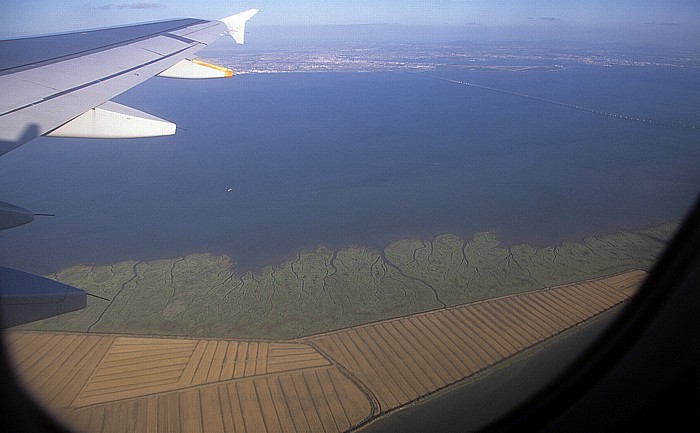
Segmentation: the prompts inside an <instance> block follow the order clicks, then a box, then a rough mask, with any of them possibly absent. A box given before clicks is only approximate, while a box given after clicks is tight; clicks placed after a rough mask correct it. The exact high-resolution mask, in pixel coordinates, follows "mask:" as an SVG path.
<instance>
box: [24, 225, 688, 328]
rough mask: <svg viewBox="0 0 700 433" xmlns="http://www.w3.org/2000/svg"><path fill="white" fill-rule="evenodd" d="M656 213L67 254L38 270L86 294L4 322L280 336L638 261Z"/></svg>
mask: <svg viewBox="0 0 700 433" xmlns="http://www.w3.org/2000/svg"><path fill="white" fill-rule="evenodd" d="M678 227H679V225H678V224H677V223H666V224H661V225H657V226H653V227H650V228H646V229H642V230H635V231H622V230H621V231H618V232H616V233H612V234H609V235H604V236H598V237H590V238H587V239H585V240H584V241H583V242H564V243H562V244H560V245H558V246H551V247H546V248H535V247H532V246H530V245H527V244H519V245H513V246H510V247H507V246H502V245H500V244H499V239H498V237H497V236H496V235H495V234H494V233H489V232H480V233H476V234H475V235H474V236H473V238H472V239H471V240H469V241H465V240H463V239H462V238H460V237H459V236H457V235H453V234H443V235H439V236H436V237H435V238H433V239H432V240H430V241H426V240H420V239H403V240H398V241H395V242H392V243H391V244H389V245H388V246H387V247H386V248H384V250H383V251H379V250H377V249H374V248H369V247H362V246H349V247H346V248H343V249H340V250H338V251H332V250H330V249H328V248H326V247H324V246H319V247H318V248H316V249H315V250H313V251H300V252H299V253H298V254H297V255H296V257H294V258H291V259H289V260H287V261H285V262H282V263H279V264H275V265H268V266H266V267H264V268H262V269H260V270H259V271H255V272H252V271H248V272H240V271H239V270H238V269H237V268H236V265H235V263H233V262H232V260H231V259H230V258H229V257H227V256H214V255H211V254H193V255H188V256H185V257H177V258H171V259H163V260H154V261H143V262H139V261H125V262H120V263H115V264H111V265H99V266H86V265H76V266H71V267H68V268H65V269H62V270H60V271H58V272H56V273H55V274H52V275H50V277H51V278H54V279H56V280H58V281H61V282H64V283H67V284H71V285H74V286H76V287H79V288H81V289H84V290H86V291H87V292H88V293H90V294H93V295H97V296H100V297H103V298H106V299H109V301H108V300H103V299H99V298H96V297H91V296H90V297H88V304H87V307H86V308H85V309H83V310H81V311H78V312H72V313H67V314H64V315H61V316H58V317H54V318H50V319H46V320H43V321H39V322H34V323H31V324H27V325H23V326H20V327H17V328H16V329H24V330H45V331H74V332H95V333H118V334H132V335H161V336H187V337H206V338H237V339H271V340H285V339H293V338H299V337H305V336H310V335H315V334H320V333H323V332H328V331H333V330H337V329H342V328H347V327H351V326H356V325H360V324H364V323H369V322H376V321H379V320H384V319H389V318H394V317H400V316H405V315H409V314H414V313H418V312H424V311H430V310H435V309H438V308H442V307H445V306H455V305H460V304H465V303H469V302H474V301H478V300H485V299H492V298H496V297H500V296H505V295H511V294H515V293H522V292H526V291H531V290H537V289H542V288H545V287H551V286H556V285H560V284H566V283H573V282H578V281H582V280H587V279H591V278H596V277H601V276H606V275H611V274H615V273H619V272H623V271H627V270H630V269H642V270H650V268H651V266H652V265H653V263H654V262H655V260H656V259H657V257H658V256H659V254H660V253H661V251H662V250H663V248H664V246H665V245H666V243H667V242H668V240H669V239H670V238H671V236H672V235H673V233H674V232H675V231H676V230H677V228H678Z"/></svg>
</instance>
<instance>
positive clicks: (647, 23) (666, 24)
mask: <svg viewBox="0 0 700 433" xmlns="http://www.w3.org/2000/svg"><path fill="white" fill-rule="evenodd" d="M644 25H645V26H667V27H677V26H680V25H681V23H658V22H656V21H646V22H645V23H644Z"/></svg>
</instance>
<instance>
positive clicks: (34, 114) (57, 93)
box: [0, 9, 258, 155]
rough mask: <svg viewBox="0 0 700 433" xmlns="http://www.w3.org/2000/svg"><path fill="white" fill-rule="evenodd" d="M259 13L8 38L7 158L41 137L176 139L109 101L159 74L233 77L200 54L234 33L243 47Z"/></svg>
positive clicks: (4, 56)
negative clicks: (249, 25) (200, 58)
mask: <svg viewBox="0 0 700 433" xmlns="http://www.w3.org/2000/svg"><path fill="white" fill-rule="evenodd" d="M257 12H258V10H257V9H251V10H248V11H245V12H242V13H239V14H236V15H233V16H230V17H227V18H224V19H222V20H221V21H205V20H197V19H180V20H172V21H163V22H156V23H149V24H140V25H132V26H126V27H118V28H110V29H102V30H93V31H86V32H78V33H68V34H59V35H50V36H41V37H35V38H26V39H15V40H3V41H0V95H2V96H1V98H0V155H2V154H4V153H7V152H9V151H11V150H12V149H14V148H16V147H18V146H20V145H22V144H24V143H26V142H28V141H30V140H32V139H34V138H36V137H38V136H41V135H49V136H63V137H90V138H100V137H103V138H129V137H149V136H156V135H169V134H174V133H175V125H174V124H172V123H170V122H167V121H164V120H162V119H158V118H157V117H155V116H151V115H149V114H146V113H142V112H140V111H138V110H135V109H133V108H130V107H124V106H122V105H119V104H116V103H114V102H110V101H109V100H110V99H111V98H113V97H115V96H116V95H118V94H120V93H122V92H124V91H126V90H128V89H130V88H131V87H134V86H136V85H137V84H139V83H141V82H143V81H145V80H147V79H148V78H150V77H152V76H154V75H159V74H160V75H163V76H168V77H176V78H214V77H227V76H231V74H232V71H230V70H229V69H226V68H221V67H217V66H214V65H209V64H207V63H204V62H201V61H198V60H197V59H195V58H194V56H193V55H194V53H195V52H196V51H198V50H200V49H201V48H203V47H205V46H206V45H208V44H209V43H211V42H213V41H214V40H216V39H218V38H219V37H220V36H222V35H224V34H226V33H229V34H231V36H233V38H234V39H235V40H236V42H238V43H243V39H244V34H245V23H246V22H247V21H248V20H249V19H250V18H251V17H252V16H253V15H255V14H256V13H257Z"/></svg>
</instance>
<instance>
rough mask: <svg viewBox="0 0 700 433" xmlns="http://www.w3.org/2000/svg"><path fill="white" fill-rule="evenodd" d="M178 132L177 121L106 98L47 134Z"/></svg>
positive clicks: (86, 135)
mask: <svg viewBox="0 0 700 433" xmlns="http://www.w3.org/2000/svg"><path fill="white" fill-rule="evenodd" d="M173 134H175V124H174V123H171V122H168V121H167V120H163V119H160V118H158V117H156V116H153V115H151V114H148V113H144V112H143V111H139V110H136V109H135V108H131V107H127V106H126V105H121V104H117V103H116V102H111V101H107V102H105V103H104V104H102V105H100V106H99V107H96V108H92V109H90V110H88V111H86V112H85V113H83V114H81V115H80V116H78V117H76V118H75V119H73V120H71V121H70V122H68V123H66V124H65V125H63V126H61V127H59V128H57V129H55V130H53V131H51V132H49V133H48V134H46V135H47V136H49V137H75V138H143V137H159V136H163V135H173Z"/></svg>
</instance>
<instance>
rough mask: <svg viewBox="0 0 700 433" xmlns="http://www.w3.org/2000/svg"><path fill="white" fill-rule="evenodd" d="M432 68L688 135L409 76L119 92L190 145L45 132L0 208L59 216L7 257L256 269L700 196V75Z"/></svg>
mask: <svg viewBox="0 0 700 433" xmlns="http://www.w3.org/2000/svg"><path fill="white" fill-rule="evenodd" d="M430 75H433V76H439V77H442V78H447V79H450V80H461V81H467V82H470V83H477V84H479V85H482V86H485V87H492V88H498V89H501V90H504V91H506V92H515V93H519V94H525V95H530V96H532V97H534V98H540V99H546V100H554V101H559V102H561V103H564V104H570V105H576V106H581V107H587V108H590V109H591V110H595V111H601V112H606V113H613V114H620V115H625V116H628V117H639V118H644V119H653V120H656V121H659V122H677V123H681V124H683V125H685V126H686V127H671V126H663V125H658V124H650V123H646V122H642V121H631V120H622V119H619V118H615V117H610V116H604V115H600V114H595V113H592V112H587V111H581V110H575V109H571V108H567V107H564V106H560V105H554V104H550V103H545V102H542V101H538V100H536V99H528V98H523V97H521V96H517V95H514V94H509V93H504V92H495V91H491V90H487V89H482V88H474V87H468V86H464V85H459V84H456V83H453V82H448V81H444V80H440V79H436V78H434V77H428V76H425V75H421V74H418V75H416V74H408V73H404V72H385V73H288V74H257V75H241V76H236V77H234V78H232V79H229V80H211V81H206V80H203V81H187V80H168V79H152V80H149V81H147V82H146V83H144V84H142V85H140V86H139V87H137V88H134V89H132V90H130V91H129V92H127V93H125V94H123V95H121V96H120V97H118V98H117V99H116V101H117V102H120V103H122V104H126V105H130V106H133V107H135V108H138V109H140V110H143V111H146V112H149V113H152V114H154V115H157V116H159V117H162V118H165V119H168V120H170V121H173V122H175V123H176V124H177V125H178V127H179V128H180V129H179V130H178V132H177V134H176V135H175V136H172V137H163V138H150V139H138V140H85V139H83V140H76V139H55V138H54V139H47V138H41V139H38V140H36V141H34V142H31V143H28V144H26V145H24V146H22V147H20V148H19V149H17V150H15V151H13V152H11V153H9V154H7V155H5V156H3V157H2V158H0V200H2V201H6V202H9V203H13V204H16V205H19V206H23V207H26V208H29V209H31V210H33V211H34V212H46V213H54V214H56V216H55V217H37V219H36V220H35V221H34V222H33V223H31V224H29V225H26V226H23V227H19V228H15V229H11V230H6V231H3V232H0V265H3V266H11V267H16V268H18V269H22V270H26V271H30V272H39V273H47V272H53V271H55V270H57V269H59V268H61V267H64V266H69V265H74V264H78V263H82V264H104V263H112V262H116V261H122V260H128V259H134V260H151V259H157V258H169V257H175V256H182V255H186V254H190V253H196V252H211V253H214V254H228V255H230V256H231V257H233V259H234V260H235V262H236V264H237V266H238V267H241V268H244V269H253V268H258V267H261V266H263V265H265V264H269V263H277V262H279V261H280V260H283V259H285V258H287V257H290V256H293V255H295V254H296V252H297V251H299V250H301V249H310V248H315V247H316V246H317V245H327V246H329V247H331V248H341V247H343V246H347V245H351V244H356V245H368V246H372V247H378V248H379V247H382V246H383V245H385V244H386V243H388V242H390V241H392V240H395V239H402V238H407V237H421V238H424V239H430V238H432V236H434V235H436V234H440V233H456V234H459V235H461V236H463V237H465V238H466V239H469V238H471V236H472V235H473V234H474V233H475V232H477V231H485V230H490V231H495V232H497V233H498V234H499V235H500V237H501V239H502V241H503V243H505V244H513V243H519V242H527V243H530V244H533V245H539V246H543V245H556V244H558V243H559V242H562V241H566V240H581V239H582V238H584V237H587V236H592V235H597V234H604V233H610V232H613V231H615V230H618V229H635V228H641V227H646V226H649V225H653V224H658V223H662V222H666V221H671V220H680V219H681V218H682V217H683V215H684V213H685V212H686V210H687V209H688V208H689V207H690V205H691V203H692V202H693V201H694V200H695V198H696V197H697V194H698V191H700V74H698V73H697V71H696V70H693V69H690V68H670V67H669V68H663V67H643V68H633V67H596V66H574V67H570V68H568V69H563V70H560V71H550V72H544V71H521V72H464V71H462V72H431V73H430ZM693 125H694V126H696V128H695V129H693V128H692V126H693Z"/></svg>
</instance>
